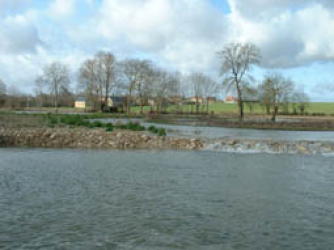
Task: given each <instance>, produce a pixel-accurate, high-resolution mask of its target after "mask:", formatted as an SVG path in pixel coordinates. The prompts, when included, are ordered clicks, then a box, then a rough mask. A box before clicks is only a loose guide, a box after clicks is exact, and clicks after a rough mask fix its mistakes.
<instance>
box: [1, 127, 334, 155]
mask: <svg viewBox="0 0 334 250" xmlns="http://www.w3.org/2000/svg"><path fill="white" fill-rule="evenodd" d="M0 146H1V147H29V148H82V149H178V150H211V151H219V152H245V153H262V152H264V153H288V154H296V153H297V154H328V155H331V154H333V155H334V142H323V141H272V140H242V139H237V140H234V139H231V138H225V139H195V138H179V137H158V136H154V135H150V134H148V133H146V132H132V131H123V130H120V131H114V132H105V130H103V129H86V128H73V129H71V128H21V129H17V128H15V129H14V128H0Z"/></svg>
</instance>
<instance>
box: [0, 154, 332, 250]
mask: <svg viewBox="0 0 334 250" xmlns="http://www.w3.org/2000/svg"><path fill="white" fill-rule="evenodd" d="M333 208H334V164H333V158H326V157H317V156H312V157H311V156H310V157H301V156H297V155H296V156H285V155H266V154H263V155H262V154H256V155H247V154H242V155H239V154H224V153H214V152H173V151H167V152H152V151H150V152H149V151H132V152H126V151H111V152H110V151H81V150H18V149H0V249H254V250H258V249H291V250H299V249H300V250H307V249H312V250H313V249H319V250H327V249H328V250H330V249H333V246H334V209H333Z"/></svg>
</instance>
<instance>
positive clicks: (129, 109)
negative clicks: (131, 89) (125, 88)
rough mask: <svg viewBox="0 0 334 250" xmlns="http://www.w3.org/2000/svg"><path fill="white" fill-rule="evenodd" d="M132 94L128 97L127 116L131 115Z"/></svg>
mask: <svg viewBox="0 0 334 250" xmlns="http://www.w3.org/2000/svg"><path fill="white" fill-rule="evenodd" d="M130 102H131V93H130V94H129V95H128V96H127V97H126V114H127V115H130V114H131V103H130Z"/></svg>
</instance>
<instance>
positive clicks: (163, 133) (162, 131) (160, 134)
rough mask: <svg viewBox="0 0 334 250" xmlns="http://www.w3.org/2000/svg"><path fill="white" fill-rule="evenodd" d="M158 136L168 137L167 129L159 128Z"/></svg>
mask: <svg viewBox="0 0 334 250" xmlns="http://www.w3.org/2000/svg"><path fill="white" fill-rule="evenodd" d="M157 135H158V136H166V135H167V133H166V129H164V128H159V129H158V132H157Z"/></svg>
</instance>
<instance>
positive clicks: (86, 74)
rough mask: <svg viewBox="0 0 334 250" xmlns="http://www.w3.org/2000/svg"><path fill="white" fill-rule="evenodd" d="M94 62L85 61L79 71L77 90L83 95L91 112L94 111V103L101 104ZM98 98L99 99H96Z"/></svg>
mask: <svg viewBox="0 0 334 250" xmlns="http://www.w3.org/2000/svg"><path fill="white" fill-rule="evenodd" d="M96 71H97V67H96V60H95V59H89V60H87V61H85V62H84V63H83V64H82V65H81V67H80V69H79V89H80V91H81V92H84V93H85V96H86V99H87V101H88V100H89V101H90V105H91V108H92V110H96V102H97V101H98V99H100V100H99V102H100V103H101V102H102V99H101V97H102V88H100V87H99V85H98V83H97V72H96ZM97 97H100V98H97ZM100 107H101V105H100Z"/></svg>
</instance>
